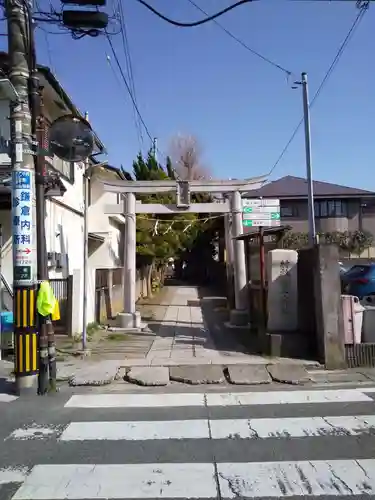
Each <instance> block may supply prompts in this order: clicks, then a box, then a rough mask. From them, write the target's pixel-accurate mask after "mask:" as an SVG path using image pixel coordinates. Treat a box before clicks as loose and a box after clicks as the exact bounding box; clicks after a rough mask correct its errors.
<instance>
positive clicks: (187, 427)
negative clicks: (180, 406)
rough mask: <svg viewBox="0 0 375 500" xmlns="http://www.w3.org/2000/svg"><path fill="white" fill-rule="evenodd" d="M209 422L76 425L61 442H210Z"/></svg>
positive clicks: (180, 421) (94, 423)
mask: <svg viewBox="0 0 375 500" xmlns="http://www.w3.org/2000/svg"><path fill="white" fill-rule="evenodd" d="M209 438H210V432H209V425H208V420H172V421H153V422H141V421H137V422H73V423H71V424H69V425H68V427H67V428H66V429H65V431H64V432H63V433H62V435H61V436H60V441H85V440H89V441H91V440H111V441H118V440H128V441H137V440H139V441H148V440H152V439H209Z"/></svg>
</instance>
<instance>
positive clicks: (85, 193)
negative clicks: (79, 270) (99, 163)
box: [82, 112, 90, 354]
mask: <svg viewBox="0 0 375 500" xmlns="http://www.w3.org/2000/svg"><path fill="white" fill-rule="evenodd" d="M85 120H86V121H89V114H88V113H87V112H86V113H85ZM89 167H90V160H89V158H87V159H86V160H85V171H84V173H83V306H82V351H83V354H85V352H86V350H87V282H88V274H89V269H88V266H89V230H88V220H87V218H88V203H89Z"/></svg>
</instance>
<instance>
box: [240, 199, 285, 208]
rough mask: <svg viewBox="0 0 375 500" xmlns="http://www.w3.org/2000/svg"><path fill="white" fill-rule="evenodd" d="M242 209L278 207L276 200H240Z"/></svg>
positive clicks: (278, 201)
mask: <svg viewBox="0 0 375 500" xmlns="http://www.w3.org/2000/svg"><path fill="white" fill-rule="evenodd" d="M242 206H243V207H279V206H280V200H279V199H277V198H242Z"/></svg>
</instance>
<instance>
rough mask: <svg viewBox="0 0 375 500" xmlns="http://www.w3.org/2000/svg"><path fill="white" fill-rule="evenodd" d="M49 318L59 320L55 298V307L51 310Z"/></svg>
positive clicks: (58, 309) (58, 307) (57, 303)
mask: <svg viewBox="0 0 375 500" xmlns="http://www.w3.org/2000/svg"><path fill="white" fill-rule="evenodd" d="M51 319H52V321H59V319H60V306H59V301H58V300H57V299H55V307H54V309H53V311H52V314H51Z"/></svg>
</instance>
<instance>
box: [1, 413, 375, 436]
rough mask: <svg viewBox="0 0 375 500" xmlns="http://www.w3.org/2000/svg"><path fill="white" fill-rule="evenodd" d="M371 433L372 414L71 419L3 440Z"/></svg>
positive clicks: (18, 431)
mask: <svg viewBox="0 0 375 500" xmlns="http://www.w3.org/2000/svg"><path fill="white" fill-rule="evenodd" d="M369 432H371V433H374V432H375V415H353V416H326V417H299V418H298V417H297V418H295V417H293V418H254V419H241V418H232V419H193V420H161V421H158V420H153V421H134V422H132V421H109V422H105V421H99V422H95V421H94V422H71V423H70V424H68V425H67V426H66V427H65V429H61V426H60V427H59V426H57V427H52V426H51V427H40V426H36V425H31V426H29V427H23V428H19V429H15V430H14V431H13V432H12V433H11V434H10V435H9V437H8V438H7V439H13V440H28V439H41V440H45V439H47V438H49V437H55V436H57V437H58V439H59V440H60V441H65V442H69V441H121V440H124V441H149V440H168V439H177V440H178V439H252V438H262V439H268V438H304V437H322V436H338V437H339V436H358V435H360V434H365V433H369Z"/></svg>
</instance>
